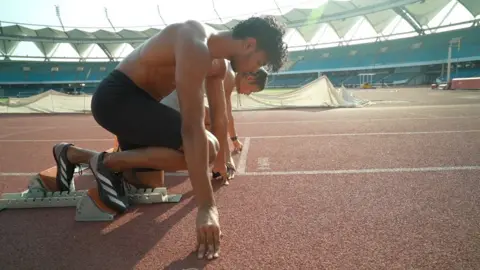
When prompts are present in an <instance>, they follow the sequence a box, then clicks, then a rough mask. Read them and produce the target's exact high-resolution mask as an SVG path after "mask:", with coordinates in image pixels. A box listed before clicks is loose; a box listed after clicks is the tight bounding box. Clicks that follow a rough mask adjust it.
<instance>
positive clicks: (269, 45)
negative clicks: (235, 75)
mask: <svg viewBox="0 0 480 270" xmlns="http://www.w3.org/2000/svg"><path fill="white" fill-rule="evenodd" d="M283 35H285V26H284V25H282V24H281V23H280V22H279V21H278V20H276V19H275V17H273V16H266V17H251V18H249V19H247V20H244V21H241V22H239V23H238V24H237V25H235V27H233V29H232V37H233V38H234V39H245V38H254V39H255V40H256V41H257V49H258V50H262V51H265V53H266V54H267V59H268V60H267V62H268V63H267V66H268V67H269V69H270V70H271V71H272V72H277V71H278V70H279V69H280V68H281V67H282V66H283V64H284V63H285V62H286V60H287V55H288V52H287V48H288V46H287V44H286V43H285V42H283Z"/></svg>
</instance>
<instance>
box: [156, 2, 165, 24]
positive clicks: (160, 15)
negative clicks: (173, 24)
mask: <svg viewBox="0 0 480 270" xmlns="http://www.w3.org/2000/svg"><path fill="white" fill-rule="evenodd" d="M157 13H158V17H160V20H162V23H163V26H167V23H166V22H165V20H164V19H163V17H162V13H160V6H159V5H157Z"/></svg>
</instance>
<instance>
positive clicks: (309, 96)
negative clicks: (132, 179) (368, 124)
mask: <svg viewBox="0 0 480 270" xmlns="http://www.w3.org/2000/svg"><path fill="white" fill-rule="evenodd" d="M91 99H92V96H91V95H68V94H64V93H60V92H57V91H54V90H49V91H46V92H44V93H41V94H38V95H35V96H31V97H25V98H10V99H9V100H8V101H7V102H6V103H0V113H88V112H90V102H91ZM205 103H208V101H207V99H206V98H205ZM369 104H370V102H369V101H365V100H360V99H357V98H355V97H354V96H353V95H352V94H351V92H349V91H348V90H347V89H345V88H338V89H337V88H335V87H334V86H333V84H332V83H331V82H330V80H329V79H328V78H327V77H325V76H322V77H320V78H318V79H317V80H315V81H313V82H311V83H309V84H307V85H305V86H303V87H300V88H298V89H295V90H291V91H288V90H285V91H282V92H277V93H269V92H268V90H266V91H263V92H260V93H254V94H251V95H250V96H246V95H239V94H237V93H236V92H234V93H232V109H233V110H259V109H281V108H297V107H298V108H300V107H362V106H366V105H369Z"/></svg>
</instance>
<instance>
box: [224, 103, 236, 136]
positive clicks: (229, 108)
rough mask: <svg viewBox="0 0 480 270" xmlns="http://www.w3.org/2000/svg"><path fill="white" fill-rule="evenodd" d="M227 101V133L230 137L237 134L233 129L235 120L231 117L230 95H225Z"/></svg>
mask: <svg viewBox="0 0 480 270" xmlns="http://www.w3.org/2000/svg"><path fill="white" fill-rule="evenodd" d="M226 102H227V116H228V133H229V134H230V137H234V136H237V131H236V130H235V120H234V119H233V114H232V100H231V97H230V96H226Z"/></svg>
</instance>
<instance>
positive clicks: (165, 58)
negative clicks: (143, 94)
mask: <svg viewBox="0 0 480 270" xmlns="http://www.w3.org/2000/svg"><path fill="white" fill-rule="evenodd" d="M189 24H195V26H194V27H197V28H201V30H203V31H204V32H205V33H206V34H207V37H208V36H210V35H211V34H213V33H215V32H214V31H213V29H212V28H207V27H206V26H205V25H203V24H200V23H198V22H185V23H176V24H171V25H169V26H167V27H166V28H165V29H163V30H162V31H161V32H159V33H157V34H156V35H155V36H153V37H151V38H150V39H148V40H147V41H145V42H144V43H143V44H141V45H140V46H138V47H137V48H136V49H135V50H134V51H133V52H132V53H130V54H129V55H128V56H127V57H126V58H125V59H124V60H123V61H122V62H121V63H120V64H119V65H118V66H117V69H118V70H120V71H122V72H123V73H125V74H126V75H127V76H128V77H130V79H131V80H132V81H134V82H135V84H137V85H138V86H139V87H140V88H142V89H144V90H145V91H147V92H148V93H149V94H150V95H151V96H153V97H154V98H155V99H157V100H160V99H161V98H162V97H165V96H167V95H168V94H170V93H171V92H172V91H173V90H174V89H175V66H176V65H175V45H176V44H175V43H176V40H177V36H178V32H179V30H180V29H181V28H182V27H185V26H187V25H189Z"/></svg>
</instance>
